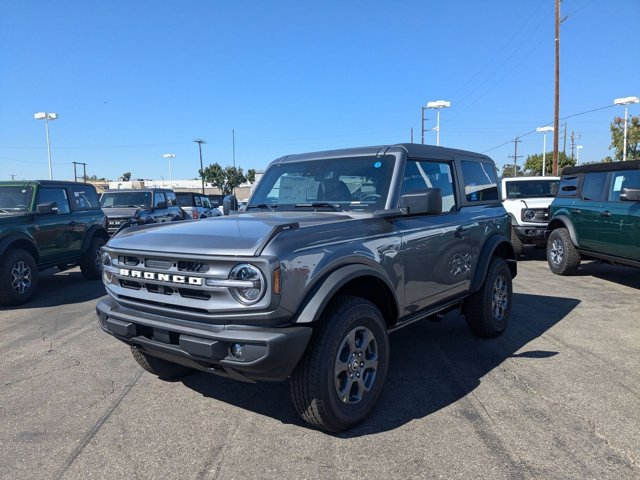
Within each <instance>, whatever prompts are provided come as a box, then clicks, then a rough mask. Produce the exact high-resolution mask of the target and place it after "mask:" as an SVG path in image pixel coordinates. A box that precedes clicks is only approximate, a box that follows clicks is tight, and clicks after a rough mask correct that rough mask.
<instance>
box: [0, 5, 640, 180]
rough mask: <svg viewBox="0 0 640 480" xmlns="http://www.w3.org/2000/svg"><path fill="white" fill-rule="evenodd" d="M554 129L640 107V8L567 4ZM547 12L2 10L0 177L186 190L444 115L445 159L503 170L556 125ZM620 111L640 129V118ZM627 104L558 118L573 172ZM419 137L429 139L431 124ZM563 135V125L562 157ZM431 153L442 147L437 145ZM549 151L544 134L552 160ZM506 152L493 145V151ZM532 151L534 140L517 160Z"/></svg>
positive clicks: (454, 8) (500, 8)
mask: <svg viewBox="0 0 640 480" xmlns="http://www.w3.org/2000/svg"><path fill="white" fill-rule="evenodd" d="M562 15H563V16H568V18H567V19H566V20H565V21H564V23H563V24H562V29H561V97H560V116H561V117H565V116H568V115H573V114H577V113H581V112H586V111H590V110H594V109H599V108H602V107H607V106H608V105H611V104H612V103H613V99H614V98H618V97H625V96H631V95H633V96H640V62H639V61H638V52H640V33H638V28H637V20H638V18H640V1H638V0H614V1H610V2H602V1H596V0H564V1H563V2H562ZM553 79H554V0H530V1H514V0H509V1H502V0H495V1H487V2H479V1H454V0H452V1H448V2H442V1H427V0H423V1H405V2H382V1H373V0H370V1H359V0H358V1H345V0H343V1H325V2H304V1H300V0H298V1H277V0H274V1H269V2H266V1H241V0H236V1H224V0H219V1H214V0H210V1H208V0H182V1H150V0H139V1H131V0H128V1H122V0H113V1H108V2H86V1H71V0H66V1H65V0H59V1H56V2H46V1H44V0H41V1H33V0H21V1H19V0H0V179H10V178H11V175H14V176H15V178H16V179H30V178H48V163H47V147H46V138H45V127H44V122H42V121H36V120H35V119H34V118H33V114H34V113H35V112H40V111H46V112H56V113H57V114H58V115H59V119H58V120H56V121H55V122H52V123H50V134H51V151H52V162H53V176H54V178H58V179H69V178H73V165H72V162H74V161H75V162H85V163H87V173H88V174H89V175H93V174H95V175H98V176H99V177H103V176H104V177H107V178H110V179H113V180H115V179H117V177H119V176H120V175H121V174H122V173H123V172H127V171H130V172H132V175H133V177H134V178H148V179H160V178H161V177H164V178H165V179H167V180H168V178H169V164H168V160H166V159H165V158H163V157H162V155H163V154H165V153H174V154H175V155H176V157H175V158H174V160H173V162H172V170H173V172H172V173H173V179H174V180H175V179H184V178H194V177H196V176H197V170H198V168H199V158H198V148H197V145H196V144H195V143H193V141H192V140H193V139H194V138H198V137H199V138H203V139H204V140H206V142H207V143H206V144H205V145H203V159H204V163H205V165H207V164H209V163H214V162H218V163H220V164H221V165H223V166H226V165H231V164H232V163H233V144H232V130H235V139H236V142H235V151H236V155H235V158H236V164H237V165H238V166H241V167H243V168H244V169H245V170H246V169H248V168H255V169H258V170H260V169H264V168H265V167H266V166H267V164H268V163H269V161H271V160H273V159H274V158H277V157H279V156H281V155H285V154H289V153H300V152H305V151H316V150H325V149H333V148H341V147H352V146H364V145H379V144H389V143H398V142H408V141H410V132H411V128H412V127H413V132H414V141H415V142H416V143H419V142H420V126H421V125H420V115H421V106H422V105H426V102H427V101H430V100H440V99H444V100H449V101H451V103H452V106H451V108H450V109H446V110H443V111H442V114H441V144H442V145H444V146H450V147H456V148H462V149H467V150H473V151H479V152H486V153H487V154H488V155H490V156H491V157H492V158H493V159H494V160H495V161H496V164H497V165H498V166H499V167H501V166H502V165H504V164H505V163H506V162H512V160H511V159H509V158H508V156H509V155H513V153H514V151H513V142H510V140H513V139H514V138H515V137H516V136H517V135H523V134H526V133H528V132H530V131H532V130H534V129H535V128H536V127H539V126H542V125H545V124H547V123H549V122H552V121H553V88H554V81H553ZM629 111H630V113H631V114H635V115H639V114H640V105H632V106H631V107H630V110H629ZM622 114H623V109H622V108H621V107H611V108H606V109H603V110H599V111H597V112H592V113H588V114H584V115H578V116H575V117H571V118H567V119H566V122H567V137H568V138H567V143H566V145H567V147H566V148H567V152H568V153H570V145H571V139H570V138H569V136H570V135H571V132H572V131H573V132H575V138H576V140H575V143H576V144H579V145H582V146H583V149H582V150H581V152H580V160H581V161H583V160H584V161H594V160H600V159H601V158H603V157H604V156H605V155H608V154H609V153H610V151H609V150H608V147H609V143H610V133H609V124H610V122H611V120H612V119H613V117H614V116H616V115H620V116H621V115H622ZM427 117H428V120H427V125H426V126H427V128H428V129H430V128H432V127H434V126H435V113H434V112H433V111H428V113H427ZM564 123H565V120H561V127H562V130H561V137H560V149H562V148H563V137H562V135H563V134H564ZM425 138H426V141H425V143H429V144H435V142H436V138H435V133H434V132H433V131H430V130H429V131H427V133H426V134H425ZM552 141H553V138H552V136H551V135H549V136H548V137H547V146H548V150H551V146H552ZM501 145H502V146H501ZM541 151H542V135H541V134H537V133H533V134H530V135H527V136H525V137H523V138H522V142H521V143H520V144H519V146H518V154H519V155H520V154H522V155H524V157H523V158H522V159H520V161H522V160H524V158H526V156H527V155H529V154H534V153H540V152H541Z"/></svg>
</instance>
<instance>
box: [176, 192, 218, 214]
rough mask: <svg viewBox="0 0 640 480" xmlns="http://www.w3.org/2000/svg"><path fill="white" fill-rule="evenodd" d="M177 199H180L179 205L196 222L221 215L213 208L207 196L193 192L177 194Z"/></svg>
mask: <svg viewBox="0 0 640 480" xmlns="http://www.w3.org/2000/svg"><path fill="white" fill-rule="evenodd" d="M176 197H177V198H178V205H180V207H181V208H182V209H183V210H184V211H185V212H186V213H187V215H189V216H190V217H191V218H193V219H194V220H197V219H199V218H209V217H218V216H220V215H221V213H220V211H219V210H218V209H217V208H214V207H212V205H211V203H210V201H209V197H208V196H207V195H204V194H202V193H193V192H176Z"/></svg>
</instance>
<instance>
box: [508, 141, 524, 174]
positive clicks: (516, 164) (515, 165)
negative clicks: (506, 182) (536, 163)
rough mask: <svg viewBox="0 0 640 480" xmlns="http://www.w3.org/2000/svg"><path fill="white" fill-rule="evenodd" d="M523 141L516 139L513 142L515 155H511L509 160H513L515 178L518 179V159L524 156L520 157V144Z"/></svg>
mask: <svg viewBox="0 0 640 480" xmlns="http://www.w3.org/2000/svg"><path fill="white" fill-rule="evenodd" d="M521 141H522V140H520V139H519V137H516V139H515V140H514V141H513V143H514V148H515V149H514V152H513V155H509V157H508V158H513V176H514V177H517V176H518V158H522V155H518V143H519V142H521Z"/></svg>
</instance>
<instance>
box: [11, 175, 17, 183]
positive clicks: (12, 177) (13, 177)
mask: <svg viewBox="0 0 640 480" xmlns="http://www.w3.org/2000/svg"><path fill="white" fill-rule="evenodd" d="M15 178H16V175H15V173H12V174H11V181H12V182H13V180H14V179H15Z"/></svg>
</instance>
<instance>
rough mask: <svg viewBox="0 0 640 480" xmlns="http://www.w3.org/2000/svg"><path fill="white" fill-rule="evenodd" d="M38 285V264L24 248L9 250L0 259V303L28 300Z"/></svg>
mask: <svg viewBox="0 0 640 480" xmlns="http://www.w3.org/2000/svg"><path fill="white" fill-rule="evenodd" d="M37 286H38V266H37V265H36V261H35V260H34V259H33V256H32V255H31V254H30V253H29V252H27V251H25V250H19V249H18V250H9V251H7V252H5V253H4V255H3V256H2V259H1V260H0V305H22V304H23V303H26V302H28V301H29V300H30V299H31V297H33V294H34V293H35V291H36V287H37Z"/></svg>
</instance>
